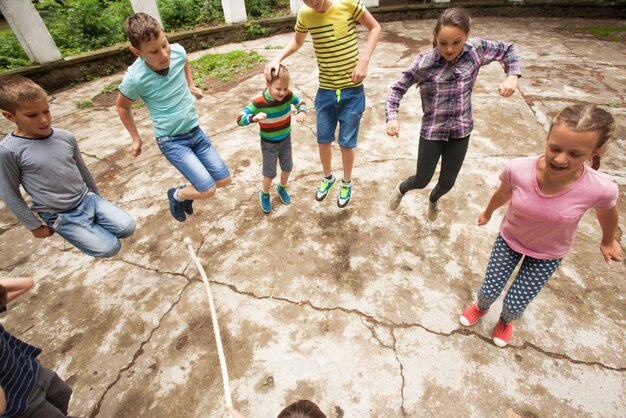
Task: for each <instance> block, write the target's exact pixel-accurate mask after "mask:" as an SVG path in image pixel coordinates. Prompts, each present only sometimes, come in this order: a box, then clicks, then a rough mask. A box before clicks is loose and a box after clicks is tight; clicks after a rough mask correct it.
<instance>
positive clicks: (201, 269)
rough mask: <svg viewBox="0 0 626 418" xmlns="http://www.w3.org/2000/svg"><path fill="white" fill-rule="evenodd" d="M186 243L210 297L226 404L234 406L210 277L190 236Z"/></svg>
mask: <svg viewBox="0 0 626 418" xmlns="http://www.w3.org/2000/svg"><path fill="white" fill-rule="evenodd" d="M184 242H185V244H186V245H187V249H188V250H189V255H190V256H191V259H192V260H193V261H194V263H195V264H196V268H197V269H198V272H199V273H200V276H201V277H202V282H203V283H204V288H205V289H206V295H207V298H208V299H209V308H210V309H211V321H212V322H213V334H215V344H216V345H217V355H218V356H219V358H220V368H221V369H222V383H223V384H224V398H225V399H226V405H228V406H233V401H232V399H231V397H230V381H229V379H228V369H227V368H226V357H225V356H224V347H223V346H222V337H221V335H220V328H219V325H218V323H217V313H216V312H215V302H214V300H213V293H212V292H211V286H210V285H209V279H208V278H207V276H206V272H205V271H204V267H203V266H202V263H201V262H200V259H199V258H198V256H197V255H196V252H195V250H194V249H193V243H192V241H191V239H190V238H189V237H187V238H185V241H184Z"/></svg>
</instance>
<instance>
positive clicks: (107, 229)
mask: <svg viewBox="0 0 626 418" xmlns="http://www.w3.org/2000/svg"><path fill="white" fill-rule="evenodd" d="M39 217H41V219H43V221H44V222H45V223H46V224H47V225H48V226H49V227H50V228H52V229H53V230H54V232H56V233H57V234H59V235H60V236H61V237H63V238H65V240H66V241H68V242H69V243H70V244H72V245H73V246H74V247H76V248H78V249H79V250H81V251H82V252H84V253H85V254H87V255H90V256H92V257H98V258H108V257H113V256H114V255H115V254H117V253H118V252H119V250H120V248H121V246H122V244H121V243H120V240H119V238H126V237H129V236H131V235H132V234H133V232H135V221H134V220H133V218H132V217H131V216H130V215H129V214H128V213H126V212H124V211H123V210H122V209H120V208H119V207H117V206H116V205H114V204H113V203H111V202H109V201H108V200H106V199H105V198H103V197H102V196H99V195H97V194H95V193H93V192H88V193H87V194H86V195H85V197H84V198H83V200H82V201H81V202H80V203H79V204H78V206H76V207H75V208H74V209H70V210H66V211H65V212H57V213H44V212H39Z"/></svg>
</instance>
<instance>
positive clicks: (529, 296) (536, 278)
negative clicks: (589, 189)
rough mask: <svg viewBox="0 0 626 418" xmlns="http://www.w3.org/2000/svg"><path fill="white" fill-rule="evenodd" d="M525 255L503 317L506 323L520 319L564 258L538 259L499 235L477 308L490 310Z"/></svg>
mask: <svg viewBox="0 0 626 418" xmlns="http://www.w3.org/2000/svg"><path fill="white" fill-rule="evenodd" d="M522 257H524V260H523V261H522V265H521V267H520V269H519V272H518V273H517V276H516V277H515V280H514V281H513V284H512V285H511V287H510V289H509V291H508V292H507V293H506V296H505V297H504V306H503V307H502V313H501V314H500V320H501V321H502V322H504V323H505V324H508V323H509V322H511V321H514V320H516V319H519V318H521V316H522V314H523V313H524V310H526V307H527V306H528V304H529V303H530V302H531V301H532V300H533V299H534V298H535V296H537V294H538V293H539V291H540V290H541V289H542V288H543V286H544V285H545V284H546V283H547V282H548V280H549V279H550V277H552V275H553V274H554V272H555V271H556V269H557V267H558V266H559V264H561V260H562V259H559V260H539V259H537V258H533V257H529V256H524V255H523V254H521V253H518V252H517V251H513V250H512V249H511V248H510V247H509V246H508V245H507V243H506V242H505V241H504V239H503V238H502V237H501V236H500V234H498V238H496V243H495V244H494V245H493V249H492V250H491V257H489V265H487V272H486V273H485V280H484V281H483V284H482V285H481V286H480V289H478V309H480V310H481V311H484V310H487V309H489V307H490V306H491V304H492V303H493V302H495V301H496V299H498V296H500V293H502V289H504V286H505V285H506V283H507V282H508V281H509V279H510V278H511V274H513V270H515V267H516V266H517V264H518V263H519V261H520V260H521V259H522Z"/></svg>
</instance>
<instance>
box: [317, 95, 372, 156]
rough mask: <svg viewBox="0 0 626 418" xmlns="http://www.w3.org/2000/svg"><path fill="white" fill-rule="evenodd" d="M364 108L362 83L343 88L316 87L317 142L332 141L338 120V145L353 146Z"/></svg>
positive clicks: (325, 142) (354, 145)
mask: <svg viewBox="0 0 626 418" xmlns="http://www.w3.org/2000/svg"><path fill="white" fill-rule="evenodd" d="M339 93H340V94H339ZM337 99H339V101H337ZM364 110H365V90H364V88H363V86H362V85H361V86H358V87H350V88H347V89H343V90H327V89H321V88H320V89H318V90H317V94H316V95H315V113H316V115H317V143H318V144H327V143H329V142H333V141H334V140H335V131H336V130H337V122H339V145H340V146H341V147H342V148H355V147H356V141H357V138H358V136H359V126H360V124H361V115H362V114H363V111H364Z"/></svg>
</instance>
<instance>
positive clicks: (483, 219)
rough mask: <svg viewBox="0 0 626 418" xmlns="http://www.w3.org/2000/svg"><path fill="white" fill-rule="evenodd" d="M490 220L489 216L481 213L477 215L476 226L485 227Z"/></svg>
mask: <svg viewBox="0 0 626 418" xmlns="http://www.w3.org/2000/svg"><path fill="white" fill-rule="evenodd" d="M490 220H491V215H487V212H482V213H481V214H480V215H478V226H483V225H486V224H487V223H488V222H489V221H490Z"/></svg>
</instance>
